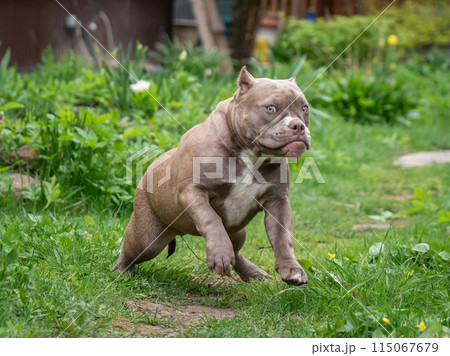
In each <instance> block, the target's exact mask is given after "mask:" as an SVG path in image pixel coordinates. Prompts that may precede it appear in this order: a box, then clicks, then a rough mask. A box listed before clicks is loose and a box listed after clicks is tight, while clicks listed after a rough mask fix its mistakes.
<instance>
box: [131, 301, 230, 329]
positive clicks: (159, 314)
mask: <svg viewBox="0 0 450 356" xmlns="http://www.w3.org/2000/svg"><path fill="white" fill-rule="evenodd" d="M125 307H126V308H129V309H133V310H137V311H139V312H141V313H146V314H148V315H149V316H151V317H153V318H154V319H161V322H164V320H166V321H168V322H170V321H172V322H175V323H176V324H177V325H179V326H181V327H183V328H187V327H189V326H192V325H195V324H199V323H201V322H202V321H203V320H204V319H205V318H213V319H216V320H221V319H226V318H234V317H235V316H236V312H235V311H234V310H233V309H232V308H217V307H210V306H207V305H201V304H187V305H174V304H163V303H153V302H150V301H148V300H141V301H134V300H130V301H127V302H126V303H125Z"/></svg>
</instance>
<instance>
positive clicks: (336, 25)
mask: <svg viewBox="0 0 450 356" xmlns="http://www.w3.org/2000/svg"><path fill="white" fill-rule="evenodd" d="M372 21H373V18H371V17H363V16H353V17H350V18H348V17H343V16H336V17H334V19H333V21H326V20H325V19H323V18H319V19H317V21H316V22H315V23H310V22H308V21H306V20H295V19H288V20H287V21H286V23H285V27H284V29H283V31H282V32H281V33H280V36H279V37H278V41H277V42H276V43H275V45H274V46H273V48H272V50H273V52H274V55H275V58H277V59H279V60H285V61H288V60H290V58H291V57H292V56H298V55H307V56H308V59H310V60H312V61H313V62H315V63H316V64H317V65H328V64H330V63H331V62H332V61H333V60H334V59H335V58H336V57H337V56H338V55H339V54H340V53H341V52H342V51H343V50H344V49H345V48H346V47H347V46H348V45H349V44H350V43H351V42H352V41H353V40H354V39H355V38H356V37H357V36H358V35H359V34H360V33H361V32H362V31H363V30H364V29H365V28H366V27H367V26H368V25H369V24H370V23H371V22H372ZM382 29H383V24H382V23H381V22H374V23H373V24H372V25H371V26H370V27H369V28H368V29H367V31H365V32H364V33H363V34H362V35H361V36H360V37H359V38H358V40H357V43H356V44H355V45H353V46H351V47H350V48H349V49H348V50H347V51H346V52H345V53H343V54H342V56H341V57H340V59H339V61H337V62H336V63H335V65H336V66H337V67H343V66H344V67H345V66H346V64H348V63H349V62H350V63H352V62H353V61H355V60H356V61H357V62H359V63H361V62H363V61H364V60H366V59H367V58H372V57H373V56H374V55H375V52H376V50H377V48H378V45H379V42H380V41H379V40H380V38H381V36H382Z"/></svg>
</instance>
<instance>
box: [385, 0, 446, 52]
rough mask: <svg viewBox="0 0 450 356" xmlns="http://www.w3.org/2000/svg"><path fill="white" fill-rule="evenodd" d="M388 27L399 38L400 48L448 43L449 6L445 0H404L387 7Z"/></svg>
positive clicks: (418, 47) (410, 48)
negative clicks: (421, 0)
mask: <svg viewBox="0 0 450 356" xmlns="http://www.w3.org/2000/svg"><path fill="white" fill-rule="evenodd" d="M388 16H389V18H390V21H389V26H388V30H389V32H390V33H393V34H396V35H397V36H398V38H399V43H398V45H399V47H402V48H405V49H407V50H413V49H423V48H427V47H430V46H433V45H435V46H440V47H447V46H448V45H449V44H450V26H449V25H448V19H449V18H450V7H449V5H448V2H447V1H440V0H434V1H427V2H424V3H420V2H417V1H414V2H412V1H405V2H404V3H403V4H401V5H398V6H393V7H392V8H391V9H389V12H388Z"/></svg>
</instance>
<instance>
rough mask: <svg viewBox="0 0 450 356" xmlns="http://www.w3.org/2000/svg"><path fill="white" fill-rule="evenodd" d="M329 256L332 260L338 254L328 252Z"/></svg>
mask: <svg viewBox="0 0 450 356" xmlns="http://www.w3.org/2000/svg"><path fill="white" fill-rule="evenodd" d="M328 257H330V260H333V259H334V258H336V255H335V254H334V253H330V252H328Z"/></svg>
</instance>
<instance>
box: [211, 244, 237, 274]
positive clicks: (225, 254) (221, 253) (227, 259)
mask: <svg viewBox="0 0 450 356" xmlns="http://www.w3.org/2000/svg"><path fill="white" fill-rule="evenodd" d="M230 245H231V244H230ZM235 262H236V261H235V256H234V252H233V248H232V246H229V247H225V246H221V247H219V246H215V247H214V248H212V249H208V248H207V249H206V264H207V265H208V267H209V268H210V269H211V270H213V271H215V272H217V273H218V274H220V275H221V276H231V271H232V269H233V267H234V264H235Z"/></svg>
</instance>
